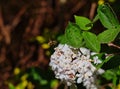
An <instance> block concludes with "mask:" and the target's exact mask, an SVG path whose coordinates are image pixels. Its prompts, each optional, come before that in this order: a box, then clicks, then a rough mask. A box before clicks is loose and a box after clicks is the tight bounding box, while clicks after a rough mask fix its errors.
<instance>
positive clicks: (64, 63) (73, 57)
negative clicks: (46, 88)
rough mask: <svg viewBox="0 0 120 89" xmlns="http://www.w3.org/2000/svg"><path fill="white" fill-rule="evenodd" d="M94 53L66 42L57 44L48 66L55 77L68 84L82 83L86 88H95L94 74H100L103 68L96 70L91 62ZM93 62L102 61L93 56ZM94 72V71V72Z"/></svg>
mask: <svg viewBox="0 0 120 89" xmlns="http://www.w3.org/2000/svg"><path fill="white" fill-rule="evenodd" d="M94 54H96V53H95V52H92V53H91V52H90V50H89V49H87V48H84V47H81V48H80V50H79V49H76V48H73V47H71V46H69V45H67V44H65V45H62V44H59V45H58V47H56V48H55V52H54V53H53V55H51V58H50V64H49V65H50V66H51V68H52V70H53V71H54V73H55V75H56V76H55V77H56V78H57V79H60V80H61V81H63V82H66V84H67V85H68V86H70V85H71V84H72V83H78V84H79V83H83V85H84V86H85V87H86V89H97V86H96V85H95V77H96V75H95V74H101V73H103V72H104V70H102V69H99V70H97V69H96V68H95V66H94V65H93V64H92V63H91V60H92V59H90V57H91V56H93V55H94ZM93 63H94V64H96V65H97V64H99V63H102V61H101V60H99V59H98V57H97V56H95V57H93ZM95 72H96V73H95Z"/></svg>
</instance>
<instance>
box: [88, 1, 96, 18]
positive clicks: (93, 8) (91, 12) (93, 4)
mask: <svg viewBox="0 0 120 89" xmlns="http://www.w3.org/2000/svg"><path fill="white" fill-rule="evenodd" d="M96 7H97V4H96V3H95V2H93V3H92V4H91V9H90V15H89V18H90V19H91V20H92V19H93V17H94V14H95V9H96Z"/></svg>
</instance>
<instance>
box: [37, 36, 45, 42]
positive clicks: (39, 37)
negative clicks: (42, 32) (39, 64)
mask: <svg viewBox="0 0 120 89" xmlns="http://www.w3.org/2000/svg"><path fill="white" fill-rule="evenodd" d="M36 40H37V41H38V42H39V43H44V42H45V38H44V37H43V36H37V37H36Z"/></svg>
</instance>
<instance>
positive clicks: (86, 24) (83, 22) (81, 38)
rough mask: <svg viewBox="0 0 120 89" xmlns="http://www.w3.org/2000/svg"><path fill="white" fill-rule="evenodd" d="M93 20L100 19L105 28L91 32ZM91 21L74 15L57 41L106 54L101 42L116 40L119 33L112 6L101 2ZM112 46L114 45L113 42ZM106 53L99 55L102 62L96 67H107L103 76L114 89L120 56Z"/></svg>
mask: <svg viewBox="0 0 120 89" xmlns="http://www.w3.org/2000/svg"><path fill="white" fill-rule="evenodd" d="M95 20H100V22H101V24H102V25H103V26H104V27H105V29H107V30H105V31H103V32H101V33H99V34H98V35H96V34H94V33H93V32H91V29H92V26H93V25H94V24H95V22H94V21H95ZM93 22H94V23H93ZM93 22H92V21H90V20H89V19H88V18H86V17H82V16H75V23H72V22H69V24H68V26H67V27H66V29H65V35H64V36H63V38H62V37H61V39H60V40H59V41H60V42H61V43H62V44H68V45H71V46H72V47H75V48H80V47H87V48H88V49H91V51H94V52H97V53H99V54H106V53H107V52H106V51H102V50H101V49H102V48H101V46H102V44H103V45H105V44H107V45H109V44H111V43H113V42H114V41H115V40H118V38H117V36H119V35H118V34H119V33H120V24H119V21H118V19H117V17H116V15H115V13H114V12H113V10H112V8H111V7H110V6H109V5H108V4H101V5H99V6H98V8H97V15H96V17H95V19H94V20H93ZM64 38H65V39H66V41H65V40H64ZM62 39H63V40H62ZM63 41H64V43H63ZM112 46H114V44H113V45H112ZM118 49H119V47H118ZM106 55H107V57H106V58H105V57H104V58H103V56H99V58H100V59H101V60H102V64H100V65H98V67H97V68H98V69H99V68H101V67H102V68H103V69H106V68H105V67H108V69H109V70H106V71H105V73H104V74H103V77H104V78H105V79H106V80H108V81H112V86H110V87H111V89H115V88H116V87H117V85H118V84H119V82H120V80H119V77H120V74H119V65H120V60H119V59H120V58H119V57H120V56H119V54H118V55H116V54H114V53H111V54H106ZM101 82H103V81H102V80H101ZM71 87H72V86H71ZM72 89H76V88H75V87H74V88H72Z"/></svg>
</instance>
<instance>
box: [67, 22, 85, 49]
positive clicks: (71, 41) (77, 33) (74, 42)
mask: <svg viewBox="0 0 120 89" xmlns="http://www.w3.org/2000/svg"><path fill="white" fill-rule="evenodd" d="M65 36H66V39H67V44H68V45H71V46H73V47H76V48H79V47H81V45H82V41H83V37H82V33H81V30H80V28H79V27H78V25H76V24H73V23H71V22H69V24H68V26H67V28H66V30H65Z"/></svg>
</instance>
